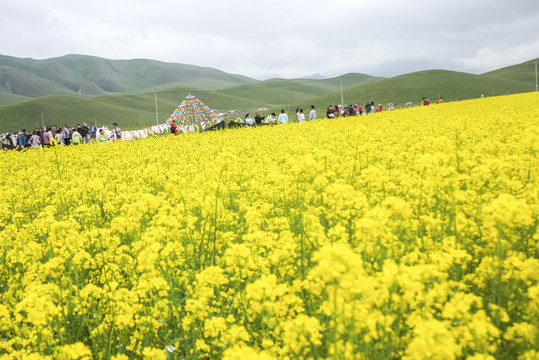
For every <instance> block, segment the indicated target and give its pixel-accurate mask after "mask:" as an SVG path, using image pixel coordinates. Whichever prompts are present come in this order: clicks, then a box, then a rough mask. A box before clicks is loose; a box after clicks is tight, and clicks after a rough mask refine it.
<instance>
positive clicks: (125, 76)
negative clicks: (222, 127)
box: [0, 55, 258, 97]
mask: <svg viewBox="0 0 539 360" xmlns="http://www.w3.org/2000/svg"><path fill="white" fill-rule="evenodd" d="M257 82H258V80H255V79H251V78H248V77H246V76H241V75H234V74H228V73H225V72H223V71H220V70H217V69H213V68H204V67H199V66H194V65H185V64H173V63H165V62H160V61H154V60H145V59H135V60H108V59H102V58H98V57H93V56H86V55H66V56H63V57H59V58H52V59H46V60H34V59H21V58H16V57H11V56H3V55H0V90H1V88H2V87H4V89H5V88H6V87H7V86H6V85H7V84H8V83H9V87H10V88H11V90H12V91H11V92H12V93H14V94H17V95H22V96H28V97H38V96H45V95H53V94H60V95H62V94H72V95H78V94H80V93H82V94H85V95H92V96H94V95H104V94H107V93H144V92H148V91H150V90H151V91H153V90H154V89H155V88H156V87H160V88H169V87H173V86H179V85H181V86H192V87H195V86H196V88H202V89H219V88H225V87H230V86H233V85H240V84H253V83H257Z"/></svg>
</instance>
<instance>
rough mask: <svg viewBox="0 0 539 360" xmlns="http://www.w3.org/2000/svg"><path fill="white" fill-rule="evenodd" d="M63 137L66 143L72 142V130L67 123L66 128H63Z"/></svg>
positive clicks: (67, 144)
mask: <svg viewBox="0 0 539 360" xmlns="http://www.w3.org/2000/svg"><path fill="white" fill-rule="evenodd" d="M62 139H63V140H64V145H66V146H69V144H71V131H70V130H69V128H68V127H67V125H64V129H63V130H62Z"/></svg>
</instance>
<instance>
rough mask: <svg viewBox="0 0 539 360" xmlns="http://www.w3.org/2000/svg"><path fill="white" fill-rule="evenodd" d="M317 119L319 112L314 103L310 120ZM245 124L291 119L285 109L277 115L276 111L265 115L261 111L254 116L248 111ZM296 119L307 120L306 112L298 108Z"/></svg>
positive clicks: (282, 121)
mask: <svg viewBox="0 0 539 360" xmlns="http://www.w3.org/2000/svg"><path fill="white" fill-rule="evenodd" d="M316 119H317V113H316V110H315V109H314V105H311V110H310V112H309V120H310V121H312V120H316ZM243 121H244V122H245V124H247V125H250V126H253V125H269V124H277V123H278V124H287V123H288V122H289V121H290V119H289V118H288V112H285V110H284V109H283V110H281V113H280V114H279V116H276V115H275V113H271V115H269V116H267V117H264V114H262V115H260V113H259V112H257V113H256V116H255V117H254V118H253V117H252V116H251V114H249V113H247V115H245V118H244V119H243ZM296 121H297V122H299V123H302V122H304V121H305V114H304V112H303V109H299V108H298V109H296Z"/></svg>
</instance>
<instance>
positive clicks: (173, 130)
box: [170, 120, 178, 136]
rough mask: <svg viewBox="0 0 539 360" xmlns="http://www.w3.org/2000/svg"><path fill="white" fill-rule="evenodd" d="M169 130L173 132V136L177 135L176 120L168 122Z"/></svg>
mask: <svg viewBox="0 0 539 360" xmlns="http://www.w3.org/2000/svg"><path fill="white" fill-rule="evenodd" d="M170 132H171V133H173V134H174V136H178V125H176V120H172V123H171V124H170Z"/></svg>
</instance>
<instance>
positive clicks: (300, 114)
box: [298, 109, 305, 123]
mask: <svg viewBox="0 0 539 360" xmlns="http://www.w3.org/2000/svg"><path fill="white" fill-rule="evenodd" d="M298 122H299V123H302V122H305V114H304V113H303V109H299V111H298Z"/></svg>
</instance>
